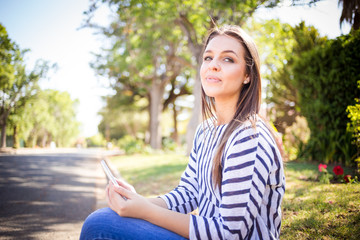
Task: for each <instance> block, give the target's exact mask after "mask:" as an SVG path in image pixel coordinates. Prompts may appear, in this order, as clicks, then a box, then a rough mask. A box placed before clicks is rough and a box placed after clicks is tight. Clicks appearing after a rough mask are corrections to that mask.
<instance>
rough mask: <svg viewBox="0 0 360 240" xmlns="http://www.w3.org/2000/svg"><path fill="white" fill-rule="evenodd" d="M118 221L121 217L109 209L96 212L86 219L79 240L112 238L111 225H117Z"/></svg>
mask: <svg viewBox="0 0 360 240" xmlns="http://www.w3.org/2000/svg"><path fill="white" fill-rule="evenodd" d="M120 219H121V217H120V216H119V215H117V214H116V213H115V212H114V211H113V210H111V209H110V208H101V209H98V210H96V211H95V212H93V213H91V214H90V215H89V216H88V217H87V218H86V220H85V222H84V224H83V226H82V229H81V234H80V240H90V239H101V238H105V237H109V238H110V237H111V236H112V237H113V235H114V232H113V230H112V228H113V224H114V223H115V222H117V223H119V221H120ZM117 231H119V229H117Z"/></svg>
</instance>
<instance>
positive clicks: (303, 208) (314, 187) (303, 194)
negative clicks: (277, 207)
mask: <svg viewBox="0 0 360 240" xmlns="http://www.w3.org/2000/svg"><path fill="white" fill-rule="evenodd" d="M344 170H345V173H346V174H352V173H353V171H352V169H349V168H345V169H344ZM285 173H286V185H287V188H286V194H285V196H284V201H283V205H282V208H283V218H282V219H283V222H282V225H281V236H280V238H281V239H298V240H305V239H334V240H335V239H354V240H355V239H359V237H360V221H359V220H360V199H359V190H360V184H322V183H319V182H317V181H315V180H316V176H317V173H318V168H317V165H316V164H311V163H298V162H293V161H292V162H288V163H286V165H285Z"/></svg>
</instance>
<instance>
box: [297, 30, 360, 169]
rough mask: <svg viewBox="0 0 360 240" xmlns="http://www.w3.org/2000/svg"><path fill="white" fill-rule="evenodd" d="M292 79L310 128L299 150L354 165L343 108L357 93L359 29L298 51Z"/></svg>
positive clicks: (359, 62) (323, 159) (321, 160)
mask: <svg viewBox="0 0 360 240" xmlns="http://www.w3.org/2000/svg"><path fill="white" fill-rule="evenodd" d="M294 78H295V80H296V81H295V82H296V85H297V88H298V93H299V105H300V109H301V114H302V115H303V116H305V117H306V119H307V122H308V125H309V128H310V131H311V136H310V140H309V142H308V144H307V146H306V148H305V150H304V152H303V153H304V154H306V156H307V157H309V158H310V159H312V160H315V161H320V162H325V163H334V162H341V163H344V164H345V165H354V162H353V159H352V156H353V155H354V154H355V149H354V147H353V146H352V145H351V134H350V133H349V132H347V131H346V127H347V122H348V119H347V114H346V108H347V106H349V105H351V104H352V103H353V101H354V98H355V97H356V96H360V90H359V89H358V88H357V86H356V85H357V80H358V79H360V31H356V32H354V33H352V34H349V35H345V36H341V37H338V38H337V39H334V40H329V41H327V42H326V43H325V44H324V45H322V46H318V47H315V48H314V49H312V50H310V51H307V52H304V53H303V54H301V55H300V57H299V58H298V59H297V60H296V64H295V66H294Z"/></svg>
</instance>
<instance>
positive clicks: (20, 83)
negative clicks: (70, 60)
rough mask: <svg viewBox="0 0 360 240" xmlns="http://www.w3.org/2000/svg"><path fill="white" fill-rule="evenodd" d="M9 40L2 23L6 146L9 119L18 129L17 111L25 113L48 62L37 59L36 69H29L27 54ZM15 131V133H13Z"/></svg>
mask: <svg viewBox="0 0 360 240" xmlns="http://www.w3.org/2000/svg"><path fill="white" fill-rule="evenodd" d="M26 52H27V50H23V51H21V50H20V49H19V47H18V46H17V45H16V44H15V43H14V42H12V41H11V40H10V38H9V37H8V35H7V32H6V29H5V28H4V27H3V26H2V25H1V24H0V62H1V64H0V126H1V147H5V146H6V129H7V126H8V123H9V121H10V124H11V125H12V126H13V127H14V128H15V129H16V127H17V122H18V119H19V117H18V115H20V114H22V112H23V111H24V107H25V106H26V104H27V103H28V102H29V101H31V99H32V98H33V97H34V96H35V94H36V93H37V92H38V91H39V87H38V81H39V79H40V78H43V77H44V76H46V74H47V72H48V71H49V69H50V66H49V63H48V62H45V61H38V62H37V63H36V65H35V67H34V69H33V70H31V71H27V70H26V67H25V64H24V60H23V57H24V54H25V53H26ZM14 135H16V133H14Z"/></svg>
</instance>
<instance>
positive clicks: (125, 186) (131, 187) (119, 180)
mask: <svg viewBox="0 0 360 240" xmlns="http://www.w3.org/2000/svg"><path fill="white" fill-rule="evenodd" d="M116 181H117V182H118V184H119V185H120V186H122V187H123V188H125V189H127V190H129V191H131V192H133V193H136V191H135V188H134V187H133V186H132V185H130V184H129V183H127V182H125V181H124V180H122V179H118V178H117V179H116Z"/></svg>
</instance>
